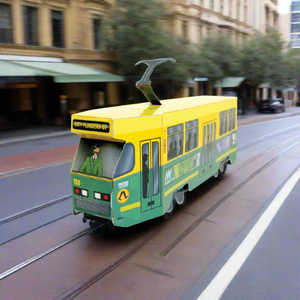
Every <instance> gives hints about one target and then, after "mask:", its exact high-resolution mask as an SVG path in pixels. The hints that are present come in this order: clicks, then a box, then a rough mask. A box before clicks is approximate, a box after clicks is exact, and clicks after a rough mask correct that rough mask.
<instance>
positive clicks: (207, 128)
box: [205, 125, 210, 165]
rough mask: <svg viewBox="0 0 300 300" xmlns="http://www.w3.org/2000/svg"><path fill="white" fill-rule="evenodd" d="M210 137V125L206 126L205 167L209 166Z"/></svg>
mask: <svg viewBox="0 0 300 300" xmlns="http://www.w3.org/2000/svg"><path fill="white" fill-rule="evenodd" d="M209 136H210V132H209V125H206V145H205V165H207V162H208V146H209V145H208V144H209Z"/></svg>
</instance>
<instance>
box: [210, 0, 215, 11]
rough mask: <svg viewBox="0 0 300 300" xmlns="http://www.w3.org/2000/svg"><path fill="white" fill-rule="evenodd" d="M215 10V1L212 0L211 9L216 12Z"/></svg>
mask: <svg viewBox="0 0 300 300" xmlns="http://www.w3.org/2000/svg"><path fill="white" fill-rule="evenodd" d="M214 8H215V1H214V0H210V9H211V10H214Z"/></svg>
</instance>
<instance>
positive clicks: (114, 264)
mask: <svg viewBox="0 0 300 300" xmlns="http://www.w3.org/2000/svg"><path fill="white" fill-rule="evenodd" d="M293 127H299V126H293ZM278 132H279V131H278ZM280 132H282V130H280ZM271 135H274V134H271ZM271 135H270V136H271ZM268 136H269V135H268ZM265 137H266V136H265ZM298 137H300V136H297V137H294V138H291V139H289V140H287V141H284V142H283V143H281V144H279V145H276V146H273V147H272V148H270V149H267V150H265V151H264V152H262V153H261V154H259V157H260V156H262V155H263V154H265V153H267V152H269V151H271V150H273V149H275V148H277V147H279V146H282V145H283V144H286V143H288V142H290V141H291V140H294V139H297V138H298ZM298 144H300V141H297V142H296V143H293V144H292V145H290V146H289V147H287V148H285V149H283V150H282V151H281V152H280V153H279V154H277V155H276V156H275V157H273V158H272V159H270V160H269V161H268V162H267V163H266V164H264V165H263V166H262V167H261V168H259V169H258V170H257V171H255V172H254V173H252V174H251V175H250V176H248V177H247V178H246V179H245V180H244V181H243V182H241V183H240V184H239V185H237V186H236V187H235V188H234V189H232V190H231V191H230V192H229V193H228V194H227V195H225V196H224V197H223V198H222V199H220V200H219V201H218V202H217V203H215V204H214V205H213V206H212V207H211V208H210V209H208V210H207V211H206V212H205V213H204V214H202V215H201V216H200V217H198V218H197V219H196V220H195V221H194V222H193V223H192V224H191V225H190V226H189V227H188V228H187V229H186V230H185V231H184V232H183V233H182V234H181V235H179V236H178V237H177V238H176V239H175V240H174V241H173V242H172V243H171V244H170V245H169V246H168V247H167V248H165V249H164V251H162V252H161V255H162V256H166V255H167V254H168V253H169V252H170V251H171V250H172V249H174V248H175V247H176V246H177V245H178V244H179V243H180V242H181V241H182V240H183V239H184V238H185V237H187V236H188V235H189V234H190V233H191V232H192V231H193V230H194V229H195V228H196V227H197V226H198V225H200V223H201V222H202V221H204V220H205V219H206V218H207V217H208V216H209V215H210V214H212V213H213V212H214V211H215V210H216V209H217V208H218V207H219V206H220V205H221V204H223V203H224V202H225V201H226V200H227V199H228V198H229V197H230V196H232V195H233V194H234V193H235V192H237V191H238V190H239V189H241V188H242V187H243V186H244V185H245V184H246V183H247V182H249V181H250V180H251V179H252V178H254V177H255V176H257V175H258V174H259V173H261V172H262V171H263V170H265V169H266V168H267V167H269V166H270V165H271V164H273V163H274V162H275V161H277V160H278V159H279V158H280V157H281V156H282V155H283V154H284V153H285V152H287V151H288V150H290V149H291V148H293V147H295V146H297V145H298ZM257 158H258V156H257ZM254 159H255V158H252V159H250V160H249V161H248V162H247V163H250V162H252V161H253V160H254ZM244 165H246V163H244V164H243V165H242V166H244ZM242 166H240V167H238V168H241V167H242ZM70 196H71V195H67V196H64V197H62V198H59V199H55V200H52V201H50V202H48V203H46V204H43V205H40V206H37V207H35V208H33V209H29V210H26V211H23V212H21V213H19V214H15V215H13V216H10V217H8V218H5V219H1V220H0V225H1V224H3V223H6V222H9V221H11V220H14V219H16V218H18V217H21V216H24V215H27V214H29V213H31V212H34V211H38V210H40V209H43V208H45V207H47V206H51V205H53V204H56V203H59V202H62V201H64V200H67V199H69V198H70ZM104 225H106V224H102V225H100V226H98V227H97V228H94V229H92V230H91V229H87V230H85V231H82V232H80V233H78V234H77V235H75V236H73V237H71V238H69V239H67V240H65V241H63V242H61V243H59V244H57V245H55V246H54V247H51V248H50V249H48V250H45V251H43V252H41V253H39V254H37V255H36V256H34V257H32V258H30V259H28V260H26V261H24V262H22V263H20V264H18V265H16V266H15V267H13V268H11V269H9V270H7V271H5V272H3V273H1V274H0V280H2V279H4V278H6V277H8V276H10V275H11V274H13V273H15V272H17V271H19V270H20V269H22V268H24V267H26V266H28V265H29V264H31V263H33V262H35V261H37V260H39V259H41V258H43V257H45V256H46V255H48V254H50V253H52V252H54V251H56V250H58V249H60V248H62V247H63V246H65V245H67V244H69V243H71V242H72V241H75V240H76V239H78V238H80V237H82V236H84V235H86V234H88V233H91V232H93V231H94V230H95V229H98V228H100V227H102V226H104ZM163 228H164V226H160V228H159V229H158V230H156V231H154V232H152V233H151V234H149V235H147V236H146V238H145V239H143V240H142V241H141V242H139V243H138V245H135V246H134V247H133V248H131V249H130V250H129V251H127V252H126V253H125V254H123V255H122V256H121V257H119V258H118V259H117V260H114V261H112V262H110V263H109V264H108V265H107V266H106V267H105V268H102V269H101V270H99V271H97V272H96V273H94V274H93V275H91V276H90V277H88V278H87V279H85V280H83V281H82V282H81V283H79V284H77V285H76V286H74V287H73V288H72V289H71V290H69V291H67V292H65V293H64V294H63V295H61V296H60V297H59V298H57V299H72V298H73V297H75V296H77V295H79V294H80V293H82V292H83V291H84V290H85V289H87V288H88V287H89V286H91V285H92V284H93V283H95V282H97V281H98V280H100V279H101V278H102V277H104V276H106V275H107V274H108V273H110V272H112V271H113V270H114V269H116V268H117V267H118V266H119V265H121V264H122V263H123V262H125V261H126V260H127V259H128V258H130V257H131V256H132V255H133V254H135V253H136V252H137V251H138V250H139V249H140V248H141V247H142V246H143V245H144V244H146V243H147V242H148V241H149V238H152V237H153V236H155V235H156V234H158V233H159V232H160V231H161V230H162V229H163Z"/></svg>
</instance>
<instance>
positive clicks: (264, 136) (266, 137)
mask: <svg viewBox="0 0 300 300" xmlns="http://www.w3.org/2000/svg"><path fill="white" fill-rule="evenodd" d="M294 128H300V125H293V126H290V127H286V128H283V129H280V130H276V131H274V132H272V133H269V134H266V135H263V136H261V137H259V138H257V139H254V140H251V141H249V142H246V143H244V144H242V145H237V149H241V148H245V147H247V146H249V145H251V144H253V143H256V142H260V141H264V140H266V139H268V138H269V137H272V136H274V135H278V134H281V133H284V132H287V131H289V130H291V129H294Z"/></svg>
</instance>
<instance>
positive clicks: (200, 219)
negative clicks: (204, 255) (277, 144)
mask: <svg viewBox="0 0 300 300" xmlns="http://www.w3.org/2000/svg"><path fill="white" fill-rule="evenodd" d="M298 144H300V141H297V142H296V143H293V144H292V145H290V146H289V147H287V148H285V149H283V150H282V151H280V152H279V154H277V155H276V156H275V157H273V158H272V159H270V160H269V161H268V162H267V163H265V164H264V165H263V166H262V167H260V168H259V169H258V170H256V171H255V172H253V173H252V174H251V175H249V176H248V177H247V178H246V179H245V180H243V181H242V182H241V183H240V184H239V185H237V186H236V187H235V188H233V189H232V190H231V191H230V192H229V193H227V194H226V195H225V196H224V197H222V198H221V199H220V200H219V201H218V202H216V203H215V204H214V205H213V206H212V207H211V208H209V209H208V210H207V211H206V212H205V213H204V214H202V215H201V216H199V217H198V218H197V219H196V220H195V221H194V222H193V223H192V224H191V225H190V226H189V227H188V228H187V229H186V230H184V232H183V233H181V234H180V235H179V236H178V237H177V238H176V239H175V240H174V241H173V242H172V243H171V244H169V245H168V246H167V247H166V248H165V249H164V250H163V251H162V252H161V256H162V257H165V256H166V255H167V254H168V253H170V252H171V251H172V250H173V249H174V248H175V247H176V246H177V245H178V244H179V243H180V242H181V241H183V240H184V239H185V238H186V237H187V236H188V235H189V234H190V233H191V232H192V231H193V230H194V229H195V228H196V227H197V226H199V225H200V224H201V223H202V222H203V221H204V220H206V218H207V217H208V216H210V215H211V214H212V213H213V212H214V211H215V210H216V209H217V208H219V207H220V206H221V205H222V204H223V203H224V202H225V201H226V200H227V199H228V198H230V197H231V196H232V195H233V194H235V193H236V192H237V191H238V190H240V189H241V188H242V187H243V186H245V185H246V184H247V183H248V182H249V181H250V180H251V179H253V178H254V177H256V176H257V175H258V174H260V173H261V172H262V171H264V170H265V169H266V168H268V167H269V166H270V165H272V164H273V163H274V162H276V161H277V160H278V159H279V158H280V157H281V156H282V155H283V154H284V153H285V152H287V151H288V150H290V149H291V148H293V147H295V146H297V145H298Z"/></svg>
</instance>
